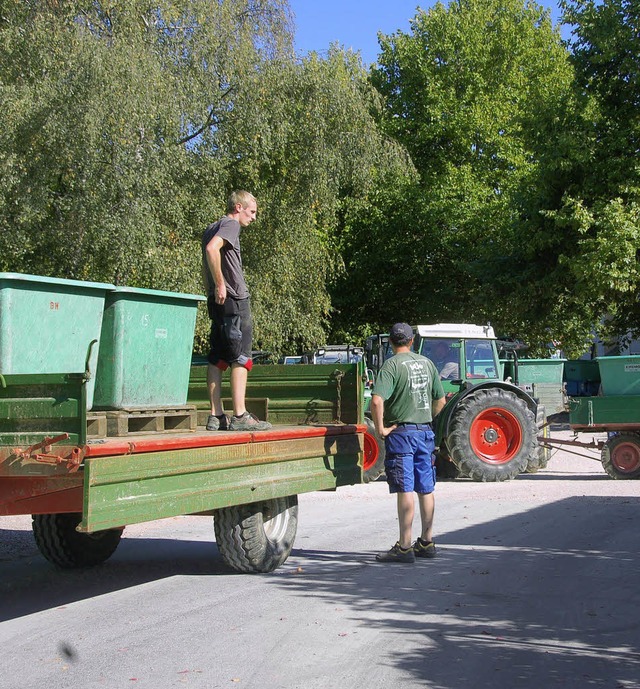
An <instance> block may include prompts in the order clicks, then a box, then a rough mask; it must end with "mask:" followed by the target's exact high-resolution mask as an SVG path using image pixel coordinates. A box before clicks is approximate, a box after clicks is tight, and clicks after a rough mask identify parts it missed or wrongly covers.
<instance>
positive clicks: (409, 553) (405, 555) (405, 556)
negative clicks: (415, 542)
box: [376, 541, 416, 562]
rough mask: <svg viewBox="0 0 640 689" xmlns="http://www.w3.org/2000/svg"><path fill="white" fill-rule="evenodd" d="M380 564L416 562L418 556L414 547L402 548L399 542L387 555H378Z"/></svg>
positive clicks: (377, 558)
mask: <svg viewBox="0 0 640 689" xmlns="http://www.w3.org/2000/svg"><path fill="white" fill-rule="evenodd" d="M376 560H377V561H378V562H415V561H416V554H415V553H414V552H413V547H412V546H409V547H408V548H401V547H400V542H399V541H398V542H397V543H396V544H395V545H394V546H393V548H391V550H388V551H387V552H386V553H378V554H377V555H376Z"/></svg>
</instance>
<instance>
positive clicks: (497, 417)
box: [469, 407, 522, 464]
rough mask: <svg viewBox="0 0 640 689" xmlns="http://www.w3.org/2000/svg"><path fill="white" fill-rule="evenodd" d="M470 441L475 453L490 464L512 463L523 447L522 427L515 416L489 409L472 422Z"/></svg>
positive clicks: (496, 408)
mask: <svg viewBox="0 0 640 689" xmlns="http://www.w3.org/2000/svg"><path fill="white" fill-rule="evenodd" d="M469 440H470V443H471V449H472V450H473V452H474V453H475V454H476V455H478V456H479V457H481V458H482V460H483V461H484V462H487V463H489V464H504V463H506V462H510V461H511V460H512V459H513V458H514V456H515V455H516V454H517V453H518V452H519V450H520V448H521V447H522V427H521V426H520V422H519V420H518V417H517V416H515V414H512V413H511V412H509V411H507V410H506V409H503V408H502V407H489V409H484V410H483V411H481V412H480V413H479V414H478V415H477V416H476V417H475V418H474V419H473V421H472V422H471V428H470V430H469Z"/></svg>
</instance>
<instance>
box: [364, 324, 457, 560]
mask: <svg viewBox="0 0 640 689" xmlns="http://www.w3.org/2000/svg"><path fill="white" fill-rule="evenodd" d="M389 341H390V343H391V348H392V349H393V354H394V356H392V357H391V358H390V359H387V361H385V362H384V364H383V366H382V368H381V369H380V372H379V373H378V376H377V378H376V382H375V385H374V386H373V391H372V398H371V415H372V417H373V423H374V425H375V429H376V433H377V434H378V435H379V436H380V437H382V438H384V439H385V450H386V456H385V463H384V468H385V473H386V476H387V483H388V484H389V492H390V493H396V495H397V504H398V522H399V527H400V538H399V539H398V542H397V543H396V544H395V545H394V546H393V547H392V548H391V549H390V550H389V551H387V552H385V553H380V554H378V555H376V560H377V561H378V562H415V560H416V557H423V558H432V557H435V555H436V547H435V545H434V543H433V540H432V530H433V515H434V509H435V498H434V494H433V491H434V489H435V468H434V467H433V462H432V455H433V451H434V449H435V434H434V432H433V429H432V428H431V422H432V421H433V418H434V417H435V416H436V415H437V414H438V413H439V412H440V411H441V410H442V409H443V407H444V405H445V397H444V390H443V389H442V383H441V382H440V377H439V375H438V371H437V369H436V367H435V366H434V364H433V362H431V361H430V360H429V359H427V358H426V357H424V356H421V355H420V354H416V353H415V352H413V351H412V350H411V346H412V344H413V330H412V328H411V326H409V325H407V324H406V323H396V324H395V325H394V326H393V327H392V328H391V332H390V333H389ZM414 492H415V493H417V494H418V504H419V506H420V519H421V522H422V532H421V534H420V536H419V537H418V538H417V539H416V541H415V542H412V540H413V539H412V525H413V515H414V510H415V505H414V497H413V494H414Z"/></svg>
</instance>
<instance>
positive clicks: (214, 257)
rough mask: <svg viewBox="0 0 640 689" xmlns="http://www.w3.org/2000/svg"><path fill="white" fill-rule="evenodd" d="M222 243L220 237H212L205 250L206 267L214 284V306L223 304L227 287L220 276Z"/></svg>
mask: <svg viewBox="0 0 640 689" xmlns="http://www.w3.org/2000/svg"><path fill="white" fill-rule="evenodd" d="M224 242H225V240H224V239H223V238H222V237H220V236H219V235H214V236H213V237H212V238H211V241H210V242H209V243H208V244H207V248H206V250H205V254H206V256H207V266H208V267H209V272H210V273H211V275H212V277H213V281H214V282H215V283H216V304H224V302H225V299H226V298H227V286H226V285H225V283H224V275H223V274H222V256H221V254H220V250H221V249H222V247H223V246H224Z"/></svg>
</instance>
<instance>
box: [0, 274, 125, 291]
mask: <svg viewBox="0 0 640 689" xmlns="http://www.w3.org/2000/svg"><path fill="white" fill-rule="evenodd" d="M3 280H7V281H10V280H11V281H14V282H38V283H42V284H47V285H58V286H61V285H67V286H69V287H86V288H92V289H104V290H112V289H115V285H111V284H109V283H106V282H87V281H85V280H67V279H66V278H51V277H46V276H44V275H28V274H26V273H0V281H3Z"/></svg>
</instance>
